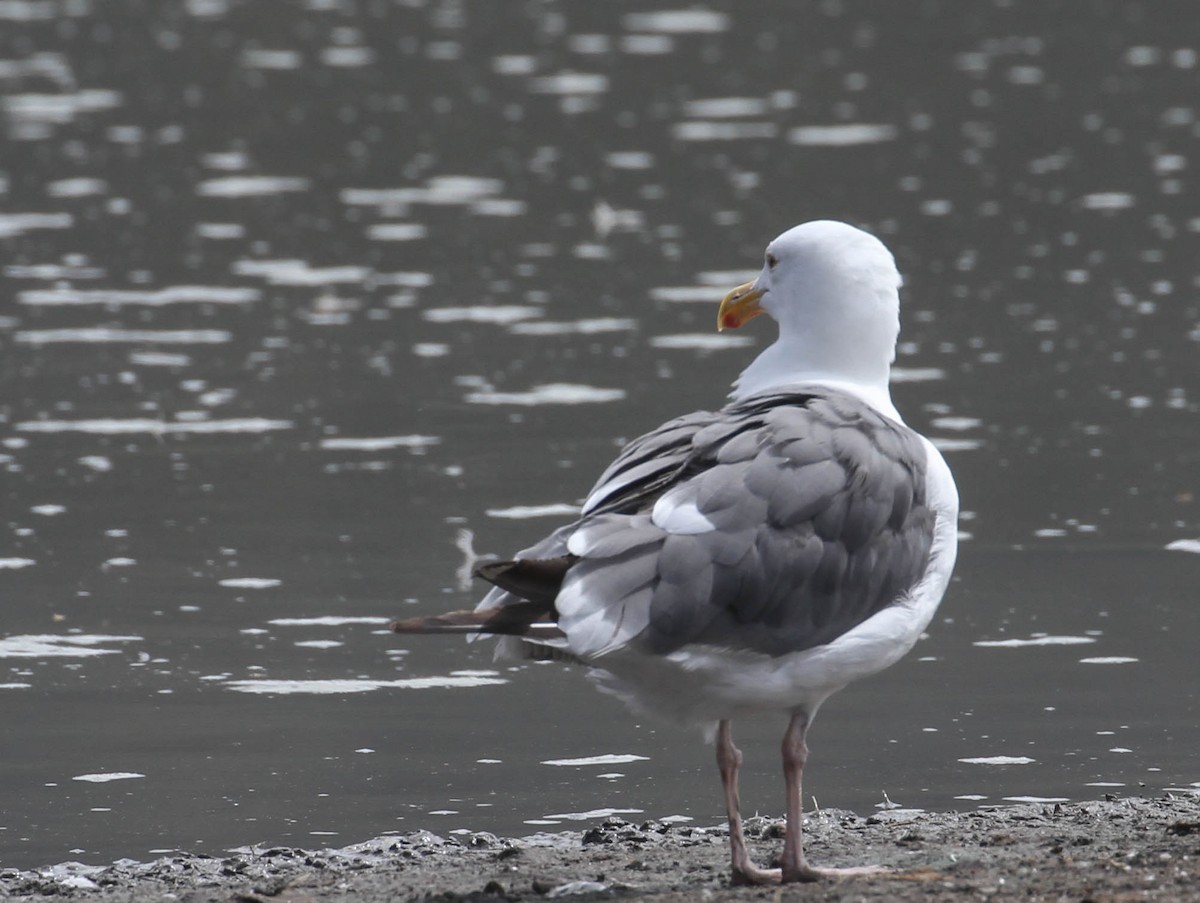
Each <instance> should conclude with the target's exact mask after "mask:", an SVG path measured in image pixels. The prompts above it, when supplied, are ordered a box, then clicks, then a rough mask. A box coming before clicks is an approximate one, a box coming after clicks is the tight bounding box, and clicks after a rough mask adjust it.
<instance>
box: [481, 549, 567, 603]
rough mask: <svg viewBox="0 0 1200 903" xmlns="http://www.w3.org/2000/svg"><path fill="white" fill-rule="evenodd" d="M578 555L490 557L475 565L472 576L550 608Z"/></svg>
mask: <svg viewBox="0 0 1200 903" xmlns="http://www.w3.org/2000/svg"><path fill="white" fill-rule="evenodd" d="M578 560H579V558H578V556H576V555H559V556H558V557H557V558H517V559H515V560H514V561H489V562H488V563H486V564H481V565H480V566H479V567H477V568H475V576H476V577H479V578H481V579H483V580H486V581H487V582H488V583H491V584H493V585H495V586H498V587H500V588H501V589H502V590H506V591H507V592H510V593H512V594H513V595H514V596H519V597H521V598H522V599H528V600H529V601H530V602H538V603H541V604H542V605H544V606H545V607H546V608H547V609H548V610H550V611H553V609H554V600H555V599H556V598H557V597H558V593H559V590H561V589H562V584H563V578H565V577H566V576H567V571H569V570H570V569H571V565H573V564H574V563H575V562H576V561H578Z"/></svg>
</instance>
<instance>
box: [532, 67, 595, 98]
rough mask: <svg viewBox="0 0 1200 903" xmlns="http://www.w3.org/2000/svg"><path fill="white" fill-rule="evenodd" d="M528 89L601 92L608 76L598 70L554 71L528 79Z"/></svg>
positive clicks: (566, 93)
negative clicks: (552, 73)
mask: <svg viewBox="0 0 1200 903" xmlns="http://www.w3.org/2000/svg"><path fill="white" fill-rule="evenodd" d="M529 90H530V91H532V92H533V93H534V94H562V95H578V94H603V93H604V92H606V91H607V90H608V76H607V75H601V74H600V73H598V72H556V73H555V74H554V75H543V76H539V77H537V78H534V79H530V82H529Z"/></svg>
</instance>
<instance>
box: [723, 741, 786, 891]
mask: <svg viewBox="0 0 1200 903" xmlns="http://www.w3.org/2000/svg"><path fill="white" fill-rule="evenodd" d="M741 767H742V752H741V750H739V749H738V748H737V747H736V746H734V745H733V734H732V733H731V732H730V730H729V722H728V721H722V722H720V724H719V725H718V726H717V768H719V769H720V770H721V783H722V785H723V786H724V788H725V814H726V815H727V816H728V818H729V852H730V855H731V858H732V865H733V876H732V883H733V884H734V885H746V884H778V883H779V870H778V869H769V870H768V869H760V868H758V866H756V865H755V864H754V863H752V862H751V861H750V853H749V852H748V851H747V850H746V835H745V834H744V833H743V832H742V811H741V810H742V803H741V800H740V799H739V798H738V769H739V768H741Z"/></svg>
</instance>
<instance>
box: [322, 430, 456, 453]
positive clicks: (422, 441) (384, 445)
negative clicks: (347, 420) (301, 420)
mask: <svg viewBox="0 0 1200 903" xmlns="http://www.w3.org/2000/svg"><path fill="white" fill-rule="evenodd" d="M441 441H442V440H441V439H440V438H439V437H437V436H422V435H418V434H413V435H410V436H371V437H361V438H354V437H350V436H335V437H332V438H329V439H322V440H321V442H320V447H321V448H323V449H326V450H329V451H335V450H342V451H370V452H374V451H386V450H388V449H392V448H411V449H420V448H428V447H429V446H431V445H437V444H438V443H439V442H441Z"/></svg>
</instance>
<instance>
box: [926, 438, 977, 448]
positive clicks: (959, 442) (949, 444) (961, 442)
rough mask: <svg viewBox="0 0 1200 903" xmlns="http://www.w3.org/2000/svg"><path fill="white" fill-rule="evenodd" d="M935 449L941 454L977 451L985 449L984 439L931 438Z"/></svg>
mask: <svg viewBox="0 0 1200 903" xmlns="http://www.w3.org/2000/svg"><path fill="white" fill-rule="evenodd" d="M929 441H930V442H932V443H933V447H934V448H936V449H937V450H938V451H941V452H960V451H975V450H976V449H980V448H983V440H982V439H947V438H946V437H945V436H930V437H929Z"/></svg>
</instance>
